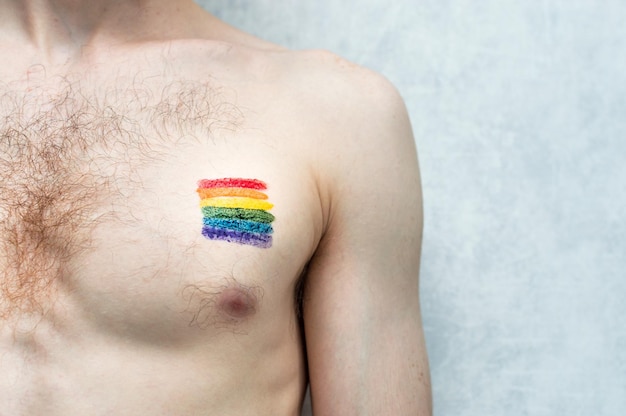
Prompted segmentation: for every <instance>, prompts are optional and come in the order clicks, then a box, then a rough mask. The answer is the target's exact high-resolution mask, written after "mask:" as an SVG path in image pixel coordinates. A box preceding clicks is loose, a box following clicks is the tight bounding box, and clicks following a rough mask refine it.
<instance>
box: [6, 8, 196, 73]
mask: <svg viewBox="0 0 626 416" xmlns="http://www.w3.org/2000/svg"><path fill="white" fill-rule="evenodd" d="M199 11H200V10H199V6H197V5H196V4H195V3H193V1H192V0H98V1H93V0H0V23H1V25H2V26H3V29H2V30H3V32H2V34H1V35H5V36H6V35H8V36H7V37H8V38H10V39H11V40H16V39H22V41H25V42H27V43H29V44H30V45H32V46H33V47H34V48H35V49H37V50H38V51H39V53H41V55H42V56H44V57H45V59H46V60H50V61H58V60H59V59H61V60H64V59H72V56H74V57H76V56H77V55H79V54H80V53H81V52H84V51H85V50H86V49H89V48H98V47H100V46H105V47H106V46H111V45H115V44H120V43H126V42H138V41H145V40H156V39H164V38H167V39H174V38H178V37H185V36H190V35H193V30H194V22H195V20H194V14H195V15H197V14H198V12H199ZM1 35H0V36H1ZM7 37H5V39H6V38H7Z"/></svg>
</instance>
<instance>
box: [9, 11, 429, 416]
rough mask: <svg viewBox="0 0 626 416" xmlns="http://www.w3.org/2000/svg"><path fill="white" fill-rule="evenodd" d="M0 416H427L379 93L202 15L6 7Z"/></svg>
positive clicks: (397, 170)
mask: <svg viewBox="0 0 626 416" xmlns="http://www.w3.org/2000/svg"><path fill="white" fill-rule="evenodd" d="M0 56H2V58H3V59H2V61H3V63H2V66H1V68H0V115H1V117H2V118H1V119H0V195H1V196H2V198H1V199H0V243H1V256H0V270H2V275H1V276H0V318H1V319H0V416H18V415H20V416H22V415H24V416H35V415H46V416H74V415H76V416H87V415H107V416H109V415H116V416H126V415H128V416H139V415H150V416H156V415H182V416H187V415H219V416H226V415H235V416H242V415H268V416H282V415H292V416H293V415H297V414H299V412H300V407H301V403H302V399H303V395H304V391H305V388H306V385H307V381H309V382H310V386H311V394H312V403H313V411H314V414H315V415H316V416H317V415H342V416H344V415H369V414H371V415H376V416H381V415H416V414H419V415H427V414H430V412H431V411H430V387H429V378H428V366H427V361H426V354H425V348H424V341H423V335H422V330H421V323H420V311H419V303H418V278H417V276H418V269H419V255H420V240H421V199H420V198H421V197H420V183H419V174H418V168H417V162H416V156H415V149H414V144H413V139H412V135H411V130H410V126H409V122H408V119H407V115H406V111H405V108H404V106H403V103H402V101H401V99H400V98H399V96H398V94H397V93H396V91H395V90H394V89H393V87H391V86H390V85H389V84H388V83H387V82H386V81H385V80H384V79H382V78H381V77H380V76H378V75H376V74H373V73H371V72H369V71H367V70H364V69H362V68H359V67H357V66H355V65H352V64H350V63H347V62H345V61H343V60H341V59H339V58H337V57H335V56H333V55H331V54H329V53H326V52H319V51H307V52H292V51H287V50H285V49H283V48H280V47H278V46H275V45H272V44H268V43H266V42H263V41H261V40H258V39H256V38H253V37H251V36H249V35H246V34H244V33H242V32H239V31H237V30H235V29H233V28H231V27H229V26H228V25H226V24H224V23H222V22H220V21H219V20H217V19H216V18H215V17H213V16H211V15H209V14H208V13H206V12H204V11H203V10H202V9H201V8H200V7H199V6H197V5H195V4H194V3H193V2H192V1H191V0H142V1H133V0H106V1H105V0H101V1H89V0H0Z"/></svg>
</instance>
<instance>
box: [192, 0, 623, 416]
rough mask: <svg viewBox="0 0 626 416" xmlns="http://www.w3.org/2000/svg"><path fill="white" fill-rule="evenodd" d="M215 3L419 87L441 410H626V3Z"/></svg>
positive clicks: (412, 102)
mask: <svg viewBox="0 0 626 416" xmlns="http://www.w3.org/2000/svg"><path fill="white" fill-rule="evenodd" d="M202 4H203V5H204V6H205V7H207V8H208V9H209V10H211V11H212V12H214V13H215V14H216V15H218V16H220V17H221V18H223V19H224V20H226V21H228V22H230V23H231V24H233V25H235V26H238V27H240V28H242V29H244V30H246V31H248V32H251V33H253V34H256V35H258V36H260V37H263V38H265V39H267V40H270V41H274V42H277V43H281V44H283V45H286V46H289V47H292V48H311V47H315V48H326V49H330V50H332V51H335V52H337V53H339V54H340V55H343V56H344V57H347V58H348V59H351V60H353V61H355V62H357V63H359V64H362V65H365V66H367V67H370V68H373V69H375V70H378V71H379V72H382V73H383V74H385V75H386V76H387V77H388V78H390V79H391V80H392V81H393V82H394V83H395V84H396V85H397V86H398V88H399V89H400V91H401V92H402V94H403V95H404V97H405V99H406V102H407V104H408V107H409V111H410V114H411V118H412V121H413V125H414V131H415V135H416V141H417V145H418V148H419V152H420V160H421V167H422V175H423V184H424V196H425V219H426V225H425V235H424V252H423V266H422V302H423V311H424V325H425V329H426V335H427V342H428V349H429V354H430V359H431V367H432V376H433V392H434V400H435V413H436V414H437V415H440V416H484V415H533V416H542V415H545V416H548V415H549V416H555V415H556V416H560V415H563V416H574V415H611V416H623V415H625V414H626V320H625V316H626V301H625V300H626V299H625V298H626V279H625V276H626V218H625V216H626V209H625V206H626V205H625V204H626V23H625V22H626V2H625V1H623V0H606V1H605V0H518V1H513V0H473V1H469V0H395V1H389V0H385V1H383V0H360V1H347V0H339V1H337V0H335V1H331V0H315V1H314V0H254V1H253V0H232V1H229V2H223V1H217V0H207V1H204V2H202Z"/></svg>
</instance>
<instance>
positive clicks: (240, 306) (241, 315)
mask: <svg viewBox="0 0 626 416" xmlns="http://www.w3.org/2000/svg"><path fill="white" fill-rule="evenodd" d="M255 292H256V290H255V289H254V288H245V287H241V286H238V287H229V288H227V289H225V290H224V291H223V292H222V293H221V294H220V296H219V300H218V307H219V309H220V311H221V312H222V313H224V314H226V315H228V316H229V317H231V318H235V319H237V320H241V319H245V318H248V317H250V316H252V315H254V314H255V313H256V311H257V308H258V305H259V299H258V296H257V294H256V293H255Z"/></svg>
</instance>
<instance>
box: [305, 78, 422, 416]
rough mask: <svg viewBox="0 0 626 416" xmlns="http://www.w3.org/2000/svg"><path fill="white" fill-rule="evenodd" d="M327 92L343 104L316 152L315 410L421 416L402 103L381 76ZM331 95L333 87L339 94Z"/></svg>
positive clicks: (311, 330)
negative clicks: (320, 220) (321, 215)
mask: <svg viewBox="0 0 626 416" xmlns="http://www.w3.org/2000/svg"><path fill="white" fill-rule="evenodd" d="M345 71H347V72H353V73H354V78H355V79H353V80H351V81H350V82H348V83H347V84H348V86H346V85H344V86H342V87H339V88H334V89H333V93H332V94H335V95H336V97H335V98H340V100H341V102H342V104H341V105H339V107H340V108H339V109H338V110H337V111H336V112H335V116H334V117H335V121H334V123H332V124H333V127H332V128H331V129H330V130H329V134H330V135H331V136H334V137H335V140H330V139H329V141H328V142H324V143H323V145H322V146H320V151H319V155H318V158H319V162H318V167H319V169H320V170H321V171H323V172H320V178H321V179H320V181H321V182H324V183H323V184H322V185H321V187H322V188H323V189H325V190H326V191H325V192H324V193H323V194H324V195H326V197H325V198H326V200H325V201H323V204H324V206H325V207H326V208H325V210H326V211H325V214H326V215H325V217H326V221H325V222H326V224H325V225H326V227H325V233H324V236H323V238H322V241H321V243H320V245H319V247H318V249H317V251H316V253H315V256H314V257H313V259H312V261H311V265H310V268H309V273H308V276H307V285H306V289H305V296H304V322H305V334H306V343H307V354H308V364H309V372H310V383H311V394H312V403H313V410H314V414H315V415H316V416H321V415H368V414H372V415H376V416H380V415H408V414H419V415H428V414H430V413H431V410H430V409H431V399H430V381H429V374H428V364H427V358H426V351H425V346H424V339H423V333H422V328H421V318H420V308H419V295H418V273H419V260H420V245H421V235H422V200H421V187H420V179H419V171H418V166H417V157H416V152H415V148H414V142H413V136H412V133H411V127H410V123H409V121H408V117H407V114H406V110H405V107H404V103H403V102H402V100H401V99H400V97H399V95H398V94H397V92H396V90H395V89H394V88H393V87H392V86H390V85H389V84H388V83H387V82H386V81H385V80H383V79H382V78H381V77H379V76H378V75H374V74H371V73H370V72H368V71H364V70H362V69H345ZM337 89H338V90H339V91H337Z"/></svg>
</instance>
